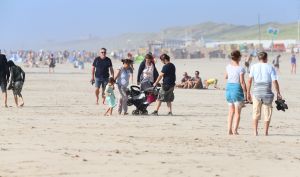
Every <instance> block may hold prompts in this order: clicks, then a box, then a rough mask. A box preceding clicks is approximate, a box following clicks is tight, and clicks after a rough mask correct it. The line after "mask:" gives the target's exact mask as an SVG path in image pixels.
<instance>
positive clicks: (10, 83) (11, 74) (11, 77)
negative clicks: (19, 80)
mask: <svg viewBox="0 0 300 177" xmlns="http://www.w3.org/2000/svg"><path fill="white" fill-rule="evenodd" d="M8 75H9V74H8ZM13 77H14V72H13V70H12V69H11V70H10V80H7V82H8V81H9V84H8V85H9V86H11V85H12V81H13Z"/></svg>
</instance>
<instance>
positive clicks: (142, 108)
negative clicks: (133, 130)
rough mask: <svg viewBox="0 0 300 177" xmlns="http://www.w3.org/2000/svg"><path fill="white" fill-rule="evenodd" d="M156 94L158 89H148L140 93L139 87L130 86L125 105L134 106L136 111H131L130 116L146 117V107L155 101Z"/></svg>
mask: <svg viewBox="0 0 300 177" xmlns="http://www.w3.org/2000/svg"><path fill="white" fill-rule="evenodd" d="M158 92H159V88H157V87H150V88H147V89H145V90H143V91H142V90H141V88H140V87H139V86H135V85H133V86H130V88H129V90H128V91H127V95H128V101H127V105H128V106H132V105H134V106H135V107H136V109H135V110H133V111H132V115H148V111H147V107H148V106H149V105H150V104H151V103H152V102H155V101H156V98H157V96H158Z"/></svg>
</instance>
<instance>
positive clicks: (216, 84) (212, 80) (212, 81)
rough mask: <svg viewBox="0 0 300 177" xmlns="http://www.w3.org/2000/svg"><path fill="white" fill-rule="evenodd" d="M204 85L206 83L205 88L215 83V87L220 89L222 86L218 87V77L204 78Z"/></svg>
mask: <svg viewBox="0 0 300 177" xmlns="http://www.w3.org/2000/svg"><path fill="white" fill-rule="evenodd" d="M204 85H205V86H204V88H205V89H208V87H209V86H210V85H214V88H215V89H220V88H219V87H218V79H216V78H212V79H207V80H204Z"/></svg>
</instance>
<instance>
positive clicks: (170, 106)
mask: <svg viewBox="0 0 300 177" xmlns="http://www.w3.org/2000/svg"><path fill="white" fill-rule="evenodd" d="M167 106H168V108H169V112H172V102H167Z"/></svg>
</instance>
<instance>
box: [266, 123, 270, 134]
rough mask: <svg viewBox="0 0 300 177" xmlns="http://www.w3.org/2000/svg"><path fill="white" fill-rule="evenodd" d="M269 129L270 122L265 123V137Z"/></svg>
mask: <svg viewBox="0 0 300 177" xmlns="http://www.w3.org/2000/svg"><path fill="white" fill-rule="evenodd" d="M269 127H270V121H266V122H265V135H266V136H268V135H269Z"/></svg>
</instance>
